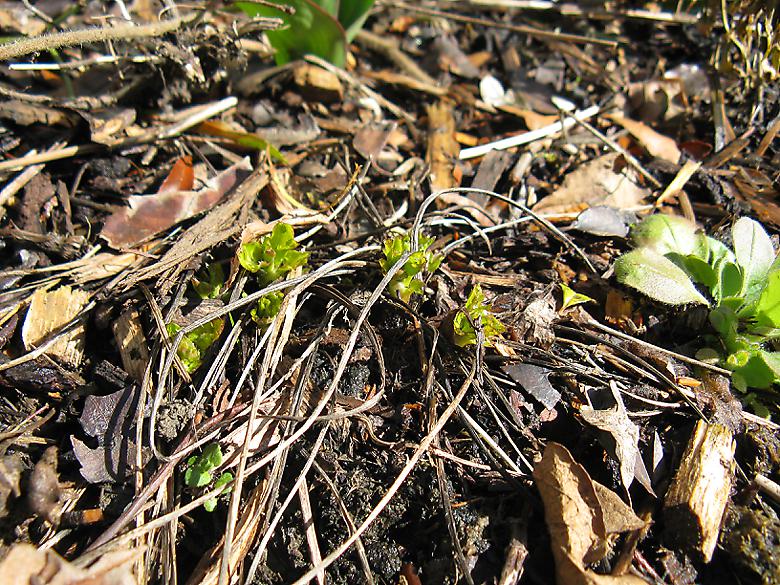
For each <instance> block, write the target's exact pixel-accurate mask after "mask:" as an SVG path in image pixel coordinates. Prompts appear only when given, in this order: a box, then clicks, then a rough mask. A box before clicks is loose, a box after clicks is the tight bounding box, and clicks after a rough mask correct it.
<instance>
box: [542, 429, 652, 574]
mask: <svg viewBox="0 0 780 585" xmlns="http://www.w3.org/2000/svg"><path fill="white" fill-rule="evenodd" d="M533 476H534V481H535V482H536V486H537V488H538V489H539V494H540V495H541V498H542V502H543V504H544V516H545V520H546V522H547V527H548V530H549V532H550V539H551V541H552V542H551V546H552V551H553V555H554V557H555V566H556V574H557V582H558V585H607V584H609V585H640V584H643V583H644V581H643V580H642V579H639V578H638V577H634V576H631V575H621V576H612V575H599V574H597V573H594V572H593V571H590V570H588V569H587V568H586V566H587V565H589V564H591V563H595V562H597V561H599V560H601V559H603V558H604V557H605V556H606V554H607V553H608V552H609V550H610V546H611V545H610V543H611V539H610V537H611V535H614V534H617V533H621V532H627V531H631V530H638V529H641V528H643V527H644V526H645V523H644V522H643V521H642V520H641V519H640V518H638V517H637V516H636V515H635V514H634V513H633V511H632V510H631V508H629V507H628V506H627V505H625V504H624V503H623V502H622V500H620V498H619V497H618V496H617V495H615V494H614V493H612V495H611V496H610V495H608V493H607V492H609V493H611V491H610V490H609V489H607V488H606V487H604V486H599V487H598V488H597V487H596V485H597V484H596V482H594V481H593V480H592V479H591V478H590V476H589V475H588V473H587V471H585V469H584V468H583V467H582V466H581V465H580V464H578V463H577V462H576V461H574V459H573V457H572V456H571V453H569V451H568V450H567V449H566V448H565V447H564V446H563V445H560V444H558V443H549V444H548V445H547V447H546V449H545V451H544V455H543V457H542V460H541V461H540V462H539V463H537V465H536V467H534V472H533ZM602 500H603V501H604V502H605V504H606V505H604V504H602Z"/></svg>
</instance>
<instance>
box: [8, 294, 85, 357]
mask: <svg viewBox="0 0 780 585" xmlns="http://www.w3.org/2000/svg"><path fill="white" fill-rule="evenodd" d="M89 296H90V295H89V293H87V292H84V291H81V290H78V289H76V290H74V289H72V288H71V287H69V286H61V287H60V288H58V289H56V290H53V291H51V292H47V291H43V290H39V291H36V292H35V294H33V296H32V299H31V301H30V308H29V310H28V311H27V317H26V318H25V320H24V326H23V327H22V341H23V342H24V347H25V349H27V350H28V351H29V350H32V349H35V347H37V346H38V345H40V344H41V343H42V342H43V341H45V339H46V337H47V336H48V335H49V334H50V333H52V332H54V331H56V330H58V329H60V328H61V327H62V326H63V325H65V324H66V323H68V322H69V321H71V320H72V319H73V318H75V317H76V315H78V314H79V312H80V311H81V310H82V309H83V308H84V306H85V305H86V304H87V302H88V301H89ZM45 353H46V355H48V356H50V357H53V358H56V359H58V360H60V361H61V362H63V363H65V364H68V365H70V366H73V367H74V368H75V367H78V365H79V364H80V363H81V360H82V358H83V357H84V325H83V324H79V325H76V326H75V327H74V328H73V329H71V330H70V331H69V332H68V333H65V334H64V335H62V336H61V337H60V338H59V339H58V340H57V341H56V342H55V343H53V344H52V345H51V346H50V347H49V348H48V349H47V350H46V352H45Z"/></svg>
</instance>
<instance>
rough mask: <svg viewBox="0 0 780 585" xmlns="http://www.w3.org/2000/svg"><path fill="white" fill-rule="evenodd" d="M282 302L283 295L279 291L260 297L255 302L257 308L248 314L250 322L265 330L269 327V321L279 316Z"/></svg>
mask: <svg viewBox="0 0 780 585" xmlns="http://www.w3.org/2000/svg"><path fill="white" fill-rule="evenodd" d="M283 300H284V293H283V292H282V291H280V290H277V291H274V292H271V293H268V294H267V295H265V296H263V297H260V300H258V301H257V306H256V307H255V308H254V309H252V311H251V312H250V315H251V317H252V321H254V322H255V323H257V325H258V326H259V327H260V328H261V329H267V328H268V327H269V325H271V321H273V320H274V318H276V315H278V314H279V309H281V308H282V301H283Z"/></svg>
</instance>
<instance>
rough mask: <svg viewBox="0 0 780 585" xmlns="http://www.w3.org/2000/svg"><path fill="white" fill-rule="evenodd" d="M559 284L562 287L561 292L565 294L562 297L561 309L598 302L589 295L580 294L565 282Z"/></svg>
mask: <svg viewBox="0 0 780 585" xmlns="http://www.w3.org/2000/svg"><path fill="white" fill-rule="evenodd" d="M559 286H560V287H561V294H562V296H563V298H562V299H561V311H565V310H566V309H568V308H569V307H573V306H575V305H581V304H582V303H595V302H596V301H594V300H593V299H592V298H590V297H589V296H587V295H583V294H580V293H578V292H577V291H575V290H572V289H571V288H569V287H568V286H566V285H565V284H563V283H560V285H559Z"/></svg>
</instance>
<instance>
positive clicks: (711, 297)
mask: <svg viewBox="0 0 780 585" xmlns="http://www.w3.org/2000/svg"><path fill="white" fill-rule="evenodd" d="M731 236H732V241H733V243H734V250H733V251H732V250H730V249H729V248H727V247H726V246H725V245H724V244H722V243H721V242H719V241H718V240H716V239H714V238H712V237H709V236H706V235H704V234H703V233H701V232H700V231H698V230H697V229H696V226H695V225H694V224H692V223H690V222H688V221H686V220H684V219H682V218H679V217H669V216H666V215H653V216H650V217H648V218H646V219H645V220H644V221H642V222H641V223H640V224H638V225H637V226H635V227H634V228H633V230H632V234H631V237H632V240H633V243H634V245H635V246H636V249H635V250H633V251H631V252H628V253H627V254H624V255H623V256H621V257H620V258H618V259H617V261H616V262H615V275H616V276H617V279H618V281H620V282H622V283H623V284H626V285H628V286H631V287H633V288H635V289H637V290H638V291H640V292H641V293H644V294H645V295H647V296H649V297H650V298H652V299H654V300H656V301H661V302H663V303H667V304H670V305H685V304H690V303H697V304H701V305H706V306H708V307H709V309H710V312H709V320H710V324H711V325H712V327H713V329H714V330H715V332H717V334H718V335H717V337H715V336H706V337H705V341H706V342H707V344H708V346H709V347H704V348H702V349H701V350H700V351H699V353H698V355H699V356H701V357H702V358H703V359H710V358H712V357H714V360H712V359H710V361H715V362H716V363H718V364H719V365H721V366H722V367H724V368H727V369H729V370H731V371H732V372H733V375H732V382H733V383H734V386H735V387H736V388H738V389H739V390H741V391H743V392H744V391H747V388H759V389H766V388H770V387H771V386H773V385H775V384H777V383H780V352H778V351H772V349H773V347H772V342H775V341H776V340H778V339H780V259H779V258H778V256H777V255H776V253H775V250H774V247H773V245H772V241H771V240H770V238H769V236H768V235H767V233H766V232H765V231H764V228H763V227H761V224H759V223H758V222H756V221H753V220H752V219H749V218H746V217H743V218H741V219H739V220H737V221H736V222H735V223H734V225H733V227H732V231H731Z"/></svg>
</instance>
